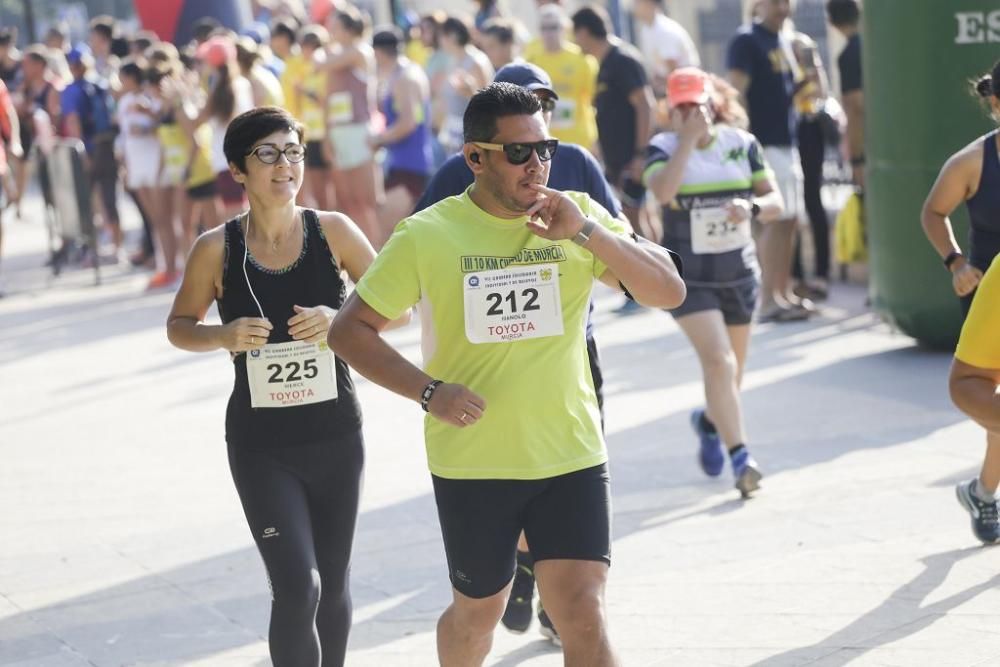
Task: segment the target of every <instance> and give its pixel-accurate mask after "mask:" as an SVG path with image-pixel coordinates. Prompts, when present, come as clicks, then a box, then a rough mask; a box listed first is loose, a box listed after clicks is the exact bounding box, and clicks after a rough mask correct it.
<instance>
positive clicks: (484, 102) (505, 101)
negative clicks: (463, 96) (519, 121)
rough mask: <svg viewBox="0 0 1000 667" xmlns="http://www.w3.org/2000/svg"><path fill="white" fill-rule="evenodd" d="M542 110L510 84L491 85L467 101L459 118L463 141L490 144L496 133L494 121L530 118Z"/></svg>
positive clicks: (526, 93) (529, 94) (531, 95)
mask: <svg viewBox="0 0 1000 667" xmlns="http://www.w3.org/2000/svg"><path fill="white" fill-rule="evenodd" d="M541 110H542V104H541V102H539V101H538V98H537V97H535V94H534V93H532V92H531V91H530V90H528V89H527V88H524V87H522V86H515V85H514V84H512V83H506V82H494V83H491V84H490V85H488V86H486V87H485V88H483V89H482V90H480V91H479V92H477V93H476V94H475V95H473V96H472V99H470V100H469V105H468V106H467V107H466V108H465V116H464V117H463V119H462V125H463V134H464V135H465V140H466V141H492V140H493V137H495V136H496V134H497V120H498V119H500V118H503V117H505V116H530V115H533V114H536V113H538V112H539V111H541Z"/></svg>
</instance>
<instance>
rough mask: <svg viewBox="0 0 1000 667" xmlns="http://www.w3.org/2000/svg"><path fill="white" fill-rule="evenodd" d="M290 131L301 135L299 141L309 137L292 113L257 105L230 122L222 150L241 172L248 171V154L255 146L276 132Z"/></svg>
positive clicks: (278, 108) (227, 159)
mask: <svg viewBox="0 0 1000 667" xmlns="http://www.w3.org/2000/svg"><path fill="white" fill-rule="evenodd" d="M282 130H288V131H289V132H295V133H296V134H297V135H299V141H300V142H301V141H302V138H303V137H304V136H305V131H306V129H305V127H304V126H303V125H302V123H300V122H299V121H298V120H296V119H295V118H294V117H293V116H292V114H290V113H288V112H287V111H285V110H284V109H282V108H281V107H257V108H256V109H251V110H250V111H247V112H245V113H241V114H240V115H239V116H237V117H236V118H234V119H233V120H232V122H230V123H229V127H227V128H226V137H225V139H223V141H222V152H223V153H225V155H226V161H227V162H231V163H233V164H235V165H236V166H237V167H238V168H239V170H240V171H242V172H244V173H246V170H247V153H249V152H250V150H251V149H252V148H253V145H254V144H255V143H257V142H258V141H260V140H261V139H263V138H264V137H266V136H267V135H269V134H274V133H275V132H281V131H282Z"/></svg>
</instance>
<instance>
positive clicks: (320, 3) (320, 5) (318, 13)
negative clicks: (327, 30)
mask: <svg viewBox="0 0 1000 667" xmlns="http://www.w3.org/2000/svg"><path fill="white" fill-rule="evenodd" d="M335 9H337V3H336V2H335V1H334V0H313V1H312V3H311V4H310V5H309V18H311V19H312V20H313V23H318V24H320V25H324V24H325V23H326V20H327V19H328V18H329V17H330V14H331V13H332V12H333V11H334V10H335Z"/></svg>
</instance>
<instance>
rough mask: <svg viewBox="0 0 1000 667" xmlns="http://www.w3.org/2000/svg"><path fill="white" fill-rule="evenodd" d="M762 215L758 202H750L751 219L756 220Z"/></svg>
mask: <svg viewBox="0 0 1000 667" xmlns="http://www.w3.org/2000/svg"><path fill="white" fill-rule="evenodd" d="M758 215H760V204H758V203H757V202H750V217H751V218H756V217H757V216H758Z"/></svg>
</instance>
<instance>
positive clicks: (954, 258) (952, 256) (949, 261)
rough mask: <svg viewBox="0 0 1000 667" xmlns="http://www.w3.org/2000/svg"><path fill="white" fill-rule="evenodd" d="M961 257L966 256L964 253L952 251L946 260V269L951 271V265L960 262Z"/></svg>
mask: <svg viewBox="0 0 1000 667" xmlns="http://www.w3.org/2000/svg"><path fill="white" fill-rule="evenodd" d="M959 257H964V255H963V254H962V253H960V252H957V251H955V250H952V251H951V252H949V253H948V256H947V257H945V258H944V268H946V269H948V270H949V271H951V265H952V264H954V263H955V262H956V261H957V260H958V258H959Z"/></svg>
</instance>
